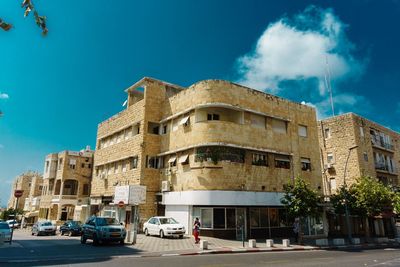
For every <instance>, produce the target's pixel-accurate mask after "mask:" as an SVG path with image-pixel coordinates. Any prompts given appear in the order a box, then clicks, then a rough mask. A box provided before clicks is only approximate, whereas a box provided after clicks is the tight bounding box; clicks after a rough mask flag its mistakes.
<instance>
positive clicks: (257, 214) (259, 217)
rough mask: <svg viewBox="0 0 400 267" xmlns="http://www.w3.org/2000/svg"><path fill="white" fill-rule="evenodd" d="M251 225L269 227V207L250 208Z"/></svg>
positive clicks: (252, 226) (253, 226)
mask: <svg viewBox="0 0 400 267" xmlns="http://www.w3.org/2000/svg"><path fill="white" fill-rule="evenodd" d="M250 227H251V228H260V227H268V208H250Z"/></svg>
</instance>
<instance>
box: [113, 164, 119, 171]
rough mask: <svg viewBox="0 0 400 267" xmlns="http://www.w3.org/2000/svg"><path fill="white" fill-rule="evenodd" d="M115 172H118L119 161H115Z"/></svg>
mask: <svg viewBox="0 0 400 267" xmlns="http://www.w3.org/2000/svg"><path fill="white" fill-rule="evenodd" d="M113 168H114V173H118V162H114V163H113Z"/></svg>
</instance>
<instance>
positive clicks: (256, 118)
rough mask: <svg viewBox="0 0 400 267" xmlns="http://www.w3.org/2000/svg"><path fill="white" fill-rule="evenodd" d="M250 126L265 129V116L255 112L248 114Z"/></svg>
mask: <svg viewBox="0 0 400 267" xmlns="http://www.w3.org/2000/svg"><path fill="white" fill-rule="evenodd" d="M250 120H251V126H253V127H256V128H264V129H265V117H264V116H261V115H257V114H250Z"/></svg>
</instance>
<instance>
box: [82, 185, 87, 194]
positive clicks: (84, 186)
mask: <svg viewBox="0 0 400 267" xmlns="http://www.w3.org/2000/svg"><path fill="white" fill-rule="evenodd" d="M82 195H84V196H87V195H89V184H84V185H83V192H82Z"/></svg>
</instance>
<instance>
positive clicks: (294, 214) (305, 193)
mask: <svg viewBox="0 0 400 267" xmlns="http://www.w3.org/2000/svg"><path fill="white" fill-rule="evenodd" d="M283 189H284V196H283V198H282V199H281V203H282V204H283V205H284V206H285V207H286V209H287V211H288V214H289V216H290V217H291V218H300V226H299V229H302V227H301V222H302V219H304V218H306V217H308V216H317V215H319V214H320V213H321V207H320V205H319V204H320V203H321V196H320V195H319V194H318V193H317V191H315V190H312V189H311V188H309V184H307V183H306V182H305V181H304V180H303V179H302V178H301V177H297V178H295V179H294V182H293V183H292V182H290V183H288V184H286V185H284V186H283ZM299 233H300V236H299V238H300V241H302V235H301V230H300V231H299Z"/></svg>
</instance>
